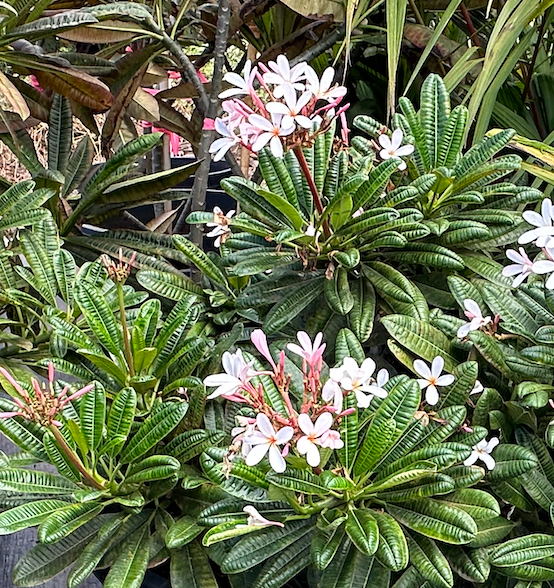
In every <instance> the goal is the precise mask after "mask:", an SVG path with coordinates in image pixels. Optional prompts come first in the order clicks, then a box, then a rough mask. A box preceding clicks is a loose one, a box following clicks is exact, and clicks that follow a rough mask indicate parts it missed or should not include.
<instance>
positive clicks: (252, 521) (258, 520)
mask: <svg viewBox="0 0 554 588" xmlns="http://www.w3.org/2000/svg"><path fill="white" fill-rule="evenodd" d="M242 510H243V511H244V512H245V513H246V514H247V515H248V521H247V523H246V525H247V526H248V527H269V526H273V527H284V526H285V525H284V524H283V523H280V522H279V521H269V520H268V519H266V518H265V517H263V516H262V515H261V514H260V513H259V512H258V511H257V510H256V509H255V508H254V507H253V506H252V505H251V504H248V505H247V506H245V507H244V508H243V509H242ZM242 526H243V525H237V527H242Z"/></svg>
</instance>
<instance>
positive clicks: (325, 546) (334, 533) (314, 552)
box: [311, 517, 346, 570]
mask: <svg viewBox="0 0 554 588" xmlns="http://www.w3.org/2000/svg"><path fill="white" fill-rule="evenodd" d="M341 520H342V517H341ZM345 533H346V531H345V528H344V525H342V524H341V525H338V526H334V527H332V528H331V530H330V531H328V532H324V531H321V530H319V531H318V532H317V534H316V536H315V537H314V539H313V541H312V548H311V557H312V561H313V563H314V565H315V567H316V568H317V569H318V570H324V569H325V568H326V567H327V566H328V565H329V564H330V563H331V561H332V560H333V558H334V557H335V554H336V553H337V551H338V549H339V547H340V546H341V543H342V541H343V539H344V535H345Z"/></svg>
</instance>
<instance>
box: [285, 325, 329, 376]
mask: <svg viewBox="0 0 554 588" xmlns="http://www.w3.org/2000/svg"><path fill="white" fill-rule="evenodd" d="M296 337H297V339H298V342H299V343H300V345H296V343H289V344H288V345H287V349H288V350H289V351H292V353H295V354H296V355H299V356H300V357H301V358H302V359H304V361H306V363H307V364H308V365H309V366H311V367H312V368H313V369H315V366H316V365H317V364H318V363H320V362H321V358H322V357H323V352H324V351H325V346H326V344H325V343H323V344H322V343H321V341H322V340H323V333H318V334H317V335H316V336H315V339H314V342H313V343H312V340H311V339H310V336H309V335H308V333H306V332H305V331H298V333H296Z"/></svg>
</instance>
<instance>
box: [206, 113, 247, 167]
mask: <svg viewBox="0 0 554 588" xmlns="http://www.w3.org/2000/svg"><path fill="white" fill-rule="evenodd" d="M215 130H216V131H217V132H218V133H219V134H220V135H222V136H221V137H220V138H219V139H216V140H215V141H214V142H213V143H212V144H211V145H210V149H209V152H210V153H213V154H214V156H213V160H214V161H220V160H221V159H223V158H224V157H225V154H226V153H227V151H229V149H231V147H233V146H234V145H236V144H237V143H239V142H240V138H239V136H238V135H235V133H234V132H233V131H232V130H231V129H230V128H229V127H228V126H227V124H226V123H225V121H224V120H223V119H221V118H216V119H215Z"/></svg>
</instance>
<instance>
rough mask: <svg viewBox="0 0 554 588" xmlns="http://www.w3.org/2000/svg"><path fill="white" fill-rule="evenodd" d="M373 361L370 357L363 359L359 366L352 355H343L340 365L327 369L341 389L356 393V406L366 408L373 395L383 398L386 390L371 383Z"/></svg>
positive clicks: (373, 369) (373, 367)
mask: <svg viewBox="0 0 554 588" xmlns="http://www.w3.org/2000/svg"><path fill="white" fill-rule="evenodd" d="M375 367H376V366H375V362H374V361H373V360H372V359H371V358H369V357H368V358H367V359H364V361H363V362H362V365H361V366H358V363H357V362H356V360H355V359H354V358H352V357H345V358H344V359H343V360H342V366H340V367H338V368H333V369H331V370H329V373H330V375H331V378H332V379H334V380H335V381H339V382H340V386H341V388H342V389H343V390H347V391H348V392H350V391H352V392H354V394H355V395H356V400H357V402H358V408H367V407H368V406H369V403H370V402H371V399H372V398H373V396H379V397H380V398H385V397H386V396H387V392H386V390H382V389H381V388H379V387H378V386H373V385H372V384H371V376H372V375H373V372H374V371H375Z"/></svg>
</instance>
